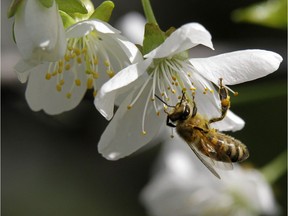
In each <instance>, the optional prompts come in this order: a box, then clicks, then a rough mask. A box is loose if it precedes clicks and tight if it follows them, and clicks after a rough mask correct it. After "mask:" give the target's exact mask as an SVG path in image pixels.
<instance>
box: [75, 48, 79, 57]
mask: <svg viewBox="0 0 288 216" xmlns="http://www.w3.org/2000/svg"><path fill="white" fill-rule="evenodd" d="M74 52H75V54H76V55H77V56H79V55H80V54H81V51H80V50H79V49H78V48H75V49H74Z"/></svg>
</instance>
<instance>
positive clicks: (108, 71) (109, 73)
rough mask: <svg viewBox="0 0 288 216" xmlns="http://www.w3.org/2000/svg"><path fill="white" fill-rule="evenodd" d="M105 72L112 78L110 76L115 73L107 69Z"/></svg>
mask: <svg viewBox="0 0 288 216" xmlns="http://www.w3.org/2000/svg"><path fill="white" fill-rule="evenodd" d="M106 73H107V74H108V76H109V77H110V78H112V77H113V76H114V75H115V73H114V71H113V70H107V71H106Z"/></svg>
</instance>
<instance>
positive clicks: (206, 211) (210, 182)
mask: <svg viewBox="0 0 288 216" xmlns="http://www.w3.org/2000/svg"><path fill="white" fill-rule="evenodd" d="M163 147H164V150H163V152H162V155H161V157H160V158H159V161H158V164H157V166H156V169H155V173H154V176H153V177H152V179H151V180H150V182H149V183H148V184H147V185H146V187H145V188H144V189H143V191H142V193H141V201H142V203H143V204H144V206H145V207H146V209H147V212H148V213H149V215H151V216H188V215H191V216H192V215H195V216H202V215H205V216H209V215H211V216H214V215H221V216H232V215H233V216H243V215H245V216H253V215H255V216H256V215H278V213H279V209H278V207H277V205H276V202H275V199H274V196H273V193H272V190H271V187H270V186H269V185H268V183H267V182H266V180H265V179H264V177H263V175H262V174H261V173H260V172H258V171H257V170H255V169H243V168H241V167H240V166H239V165H238V166H237V164H236V165H234V170H232V171H222V172H221V178H222V179H221V180H218V179H217V178H215V177H214V176H213V175H211V173H210V172H209V171H208V169H206V167H205V166H204V165H203V164H202V163H201V162H200V161H199V160H198V158H196V157H195V155H194V154H193V152H192V151H191V150H190V149H189V147H188V145H186V144H185V143H184V142H183V140H180V138H179V137H177V138H175V139H173V140H172V141H170V142H169V143H164V145H163Z"/></svg>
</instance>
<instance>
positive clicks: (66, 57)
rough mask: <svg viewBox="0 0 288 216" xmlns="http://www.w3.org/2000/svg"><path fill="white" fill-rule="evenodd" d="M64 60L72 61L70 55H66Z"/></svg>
mask: <svg viewBox="0 0 288 216" xmlns="http://www.w3.org/2000/svg"><path fill="white" fill-rule="evenodd" d="M64 59H65V61H67V62H68V61H70V56H69V55H68V54H65V56H64Z"/></svg>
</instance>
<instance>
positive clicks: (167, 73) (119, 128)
mask: <svg viewBox="0 0 288 216" xmlns="http://www.w3.org/2000/svg"><path fill="white" fill-rule="evenodd" d="M200 44H201V45H204V46H207V47H209V48H211V49H213V45H212V42H211V35H210V33H209V32H208V31H207V30H206V29H205V28H204V27H203V26H202V25H200V24H198V23H189V24H186V25H184V26H182V27H180V28H179V29H177V30H176V31H174V32H173V33H172V34H171V35H170V36H169V37H168V38H167V39H166V40H165V41H164V42H163V43H162V44H161V45H160V46H158V47H157V48H155V49H154V50H152V51H151V52H150V53H148V54H146V55H145V56H144V57H145V58H146V59H145V60H143V61H141V62H139V63H136V64H133V65H131V66H128V67H127V68H125V69H123V70H122V71H120V72H119V73H118V74H117V75H116V76H114V77H113V78H112V79H111V80H109V81H108V82H106V83H105V84H104V85H103V86H102V88H101V89H100V91H99V94H98V95H97V97H96V98H95V105H96V108H97V109H98V110H99V111H100V113H102V115H103V116H104V117H106V118H107V119H108V120H110V119H111V118H112V116H113V111H114V110H113V109H114V104H115V99H117V98H118V97H119V95H120V94H121V93H125V94H126V96H127V97H126V99H124V100H123V101H122V103H121V105H120V107H119V109H118V110H117V112H116V114H115V116H114V118H113V119H112V121H111V122H110V124H109V125H108V127H107V128H106V130H105V131H104V133H103V134H102V137H101V139H100V142H99V145H98V150H99V152H100V153H101V154H102V155H103V156H104V157H105V158H107V159H110V160H116V159H119V158H121V157H125V156H127V155H129V154H131V153H133V152H134V151H136V150H137V149H139V148H140V147H142V146H144V145H145V144H147V143H148V142H149V141H151V140H152V138H153V137H154V136H155V135H156V134H157V133H158V130H159V128H160V127H161V125H163V123H164V122H165V118H166V114H165V113H163V112H161V111H162V109H163V106H164V104H163V103H162V102H160V101H158V100H155V94H156V95H158V96H161V97H162V99H163V100H165V101H167V103H169V104H170V105H175V104H176V103H177V102H178V101H179V98H181V96H182V91H185V92H186V96H187V97H188V98H190V99H191V98H192V96H191V95H195V102H196V104H197V108H198V112H199V113H200V114H202V115H204V116H205V117H207V119H210V118H212V117H217V116H219V115H220V112H219V111H220V101H219V96H218V93H217V89H215V88H214V86H213V84H212V83H214V84H215V85H218V82H219V78H223V81H224V84H225V85H226V84H227V85H229V84H238V83H242V82H246V81H249V80H253V79H257V78H259V77H262V76H265V75H267V74H269V73H272V72H274V71H275V70H277V69H278V67H279V64H280V62H281V61H282V57H281V56H279V55H278V54H276V53H274V52H270V51H265V50H244V51H237V52H232V53H226V54H222V55H218V56H214V57H209V58H198V59H197V58H192V59H189V57H188V55H187V52H185V51H186V50H188V49H190V48H193V47H195V46H197V45H200ZM122 95H123V94H122ZM127 108H128V109H127ZM243 126H244V121H243V120H242V119H240V118H239V117H238V116H236V115H235V114H233V113H232V112H231V111H229V112H228V113H227V116H226V117H225V118H224V120H223V121H220V122H217V123H215V124H213V127H215V128H217V129H220V130H233V131H235V130H239V129H241V128H242V127H243ZM115 140H117V142H115Z"/></svg>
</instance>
